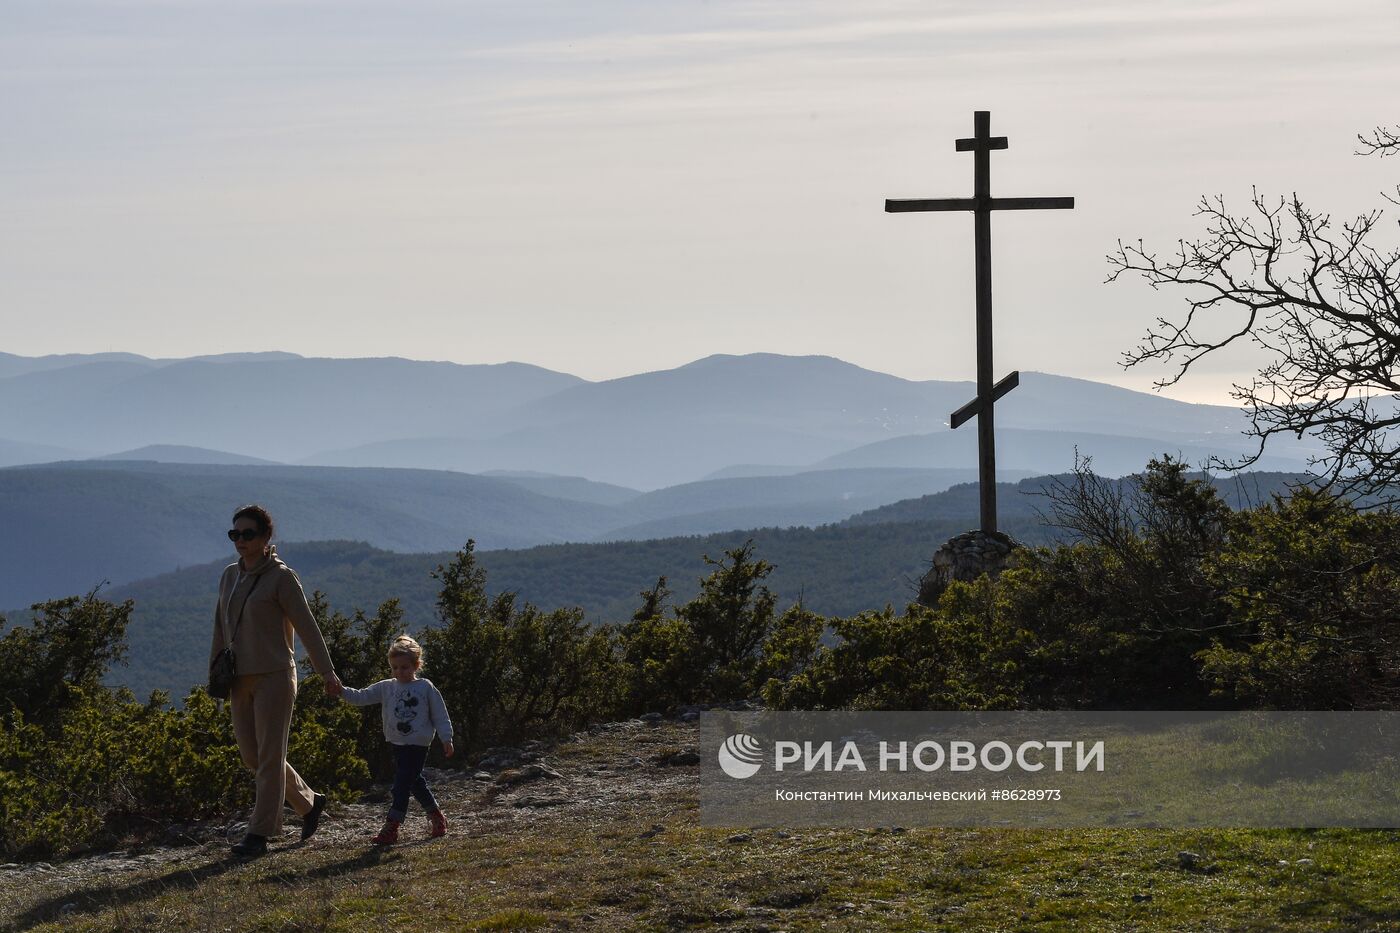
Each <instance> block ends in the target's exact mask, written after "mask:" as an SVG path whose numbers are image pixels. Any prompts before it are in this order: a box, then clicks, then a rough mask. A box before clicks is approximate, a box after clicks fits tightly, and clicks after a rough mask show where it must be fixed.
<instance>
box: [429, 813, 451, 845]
mask: <svg viewBox="0 0 1400 933" xmlns="http://www.w3.org/2000/svg"><path fill="white" fill-rule="evenodd" d="M428 825H429V826H430V827H431V828H430V829H429V830H428V838H430V839H436V838H437V837H439V836H446V835H447V817H445V816H443V815H442V811H441V810H433V811H432V812H431V813H429V814H428Z"/></svg>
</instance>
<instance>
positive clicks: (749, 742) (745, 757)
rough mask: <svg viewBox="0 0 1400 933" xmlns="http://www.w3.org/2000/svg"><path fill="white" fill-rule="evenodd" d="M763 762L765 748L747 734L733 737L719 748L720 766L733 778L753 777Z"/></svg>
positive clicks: (739, 733)
mask: <svg viewBox="0 0 1400 933" xmlns="http://www.w3.org/2000/svg"><path fill="white" fill-rule="evenodd" d="M762 761H763V747H762V746H761V745H759V743H758V739H756V738H754V737H753V736H751V735H749V734H747V733H745V732H737V733H735V734H734V735H731V736H730V737H729V738H727V739H725V740H724V744H723V745H721V746H720V747H719V766H720V768H721V769H722V770H723V771H724V773H725V774H727V775H729V776H730V777H732V778H749V777H753V776H754V775H755V774H757V773H758V769H759V766H760V764H761V762H762Z"/></svg>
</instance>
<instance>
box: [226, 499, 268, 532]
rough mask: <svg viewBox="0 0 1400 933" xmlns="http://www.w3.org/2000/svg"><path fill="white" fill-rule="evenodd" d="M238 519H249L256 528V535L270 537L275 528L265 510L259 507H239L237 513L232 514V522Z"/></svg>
mask: <svg viewBox="0 0 1400 933" xmlns="http://www.w3.org/2000/svg"><path fill="white" fill-rule="evenodd" d="M240 518H251V519H252V520H253V521H254V523H256V524H257V526H258V534H259V535H266V536H267V537H269V538H271V537H272V531H273V529H274V528H275V527H276V526H275V525H273V523H272V516H271V515H269V514H267V509H265V508H263V507H262V506H260V505H244V506H240V507H239V509H238V511H237V512H234V513H233V519H232V520H233V521H235V522H236V521H238V520H239V519H240Z"/></svg>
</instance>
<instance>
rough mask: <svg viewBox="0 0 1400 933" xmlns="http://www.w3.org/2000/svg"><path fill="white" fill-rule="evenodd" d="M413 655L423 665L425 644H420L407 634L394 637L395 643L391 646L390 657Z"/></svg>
mask: <svg viewBox="0 0 1400 933" xmlns="http://www.w3.org/2000/svg"><path fill="white" fill-rule="evenodd" d="M395 655H397V656H399V657H411V658H413V660H415V661H417V662H418V664H419V666H420V667H421V666H422V664H423V646H422V645H420V644H418V642H416V641H414V640H413V639H412V638H410V637H408V636H407V635H400V636H399V637H398V638H395V639H394V643H393V644H392V645H390V646H389V657H391V658H392V657H394V656H395Z"/></svg>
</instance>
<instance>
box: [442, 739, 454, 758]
mask: <svg viewBox="0 0 1400 933" xmlns="http://www.w3.org/2000/svg"><path fill="white" fill-rule="evenodd" d="M442 753H443V754H444V755H446V756H447V757H448V758H451V757H452V743H451V742H443V743H442Z"/></svg>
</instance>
